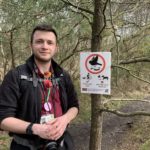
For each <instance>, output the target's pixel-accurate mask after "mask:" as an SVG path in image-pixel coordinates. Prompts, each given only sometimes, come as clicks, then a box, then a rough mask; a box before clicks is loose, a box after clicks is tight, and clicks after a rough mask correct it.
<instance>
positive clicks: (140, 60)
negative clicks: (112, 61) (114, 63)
mask: <svg viewBox="0 0 150 150" xmlns="http://www.w3.org/2000/svg"><path fill="white" fill-rule="evenodd" d="M140 62H150V58H148V57H142V58H132V59H130V60H123V61H120V62H119V64H120V65H122V64H132V63H140Z"/></svg>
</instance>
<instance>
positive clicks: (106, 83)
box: [80, 52, 111, 95]
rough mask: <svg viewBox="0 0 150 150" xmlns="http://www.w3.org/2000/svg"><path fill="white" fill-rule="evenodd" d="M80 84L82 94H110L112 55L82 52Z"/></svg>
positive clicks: (108, 53)
mask: <svg viewBox="0 0 150 150" xmlns="http://www.w3.org/2000/svg"><path fill="white" fill-rule="evenodd" d="M80 82H81V92H82V93H91V94H92V93H93V94H108V95H109V94H110V93H111V89H110V83H111V53H110V52H81V53H80Z"/></svg>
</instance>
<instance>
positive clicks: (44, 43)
mask: <svg viewBox="0 0 150 150" xmlns="http://www.w3.org/2000/svg"><path fill="white" fill-rule="evenodd" d="M42 48H43V49H47V48H48V43H47V42H46V41H45V42H43V44H42Z"/></svg>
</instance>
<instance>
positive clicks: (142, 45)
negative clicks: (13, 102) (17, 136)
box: [0, 0, 150, 150]
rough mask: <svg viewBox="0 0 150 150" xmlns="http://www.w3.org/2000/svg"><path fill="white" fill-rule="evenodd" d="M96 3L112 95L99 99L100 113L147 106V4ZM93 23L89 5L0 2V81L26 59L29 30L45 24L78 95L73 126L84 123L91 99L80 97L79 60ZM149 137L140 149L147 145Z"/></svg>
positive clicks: (84, 0) (139, 0)
mask: <svg viewBox="0 0 150 150" xmlns="http://www.w3.org/2000/svg"><path fill="white" fill-rule="evenodd" d="M95 1H96V0H95ZM101 2H102V3H103V4H104V7H103V11H102V15H103V17H104V27H103V30H102V32H101V33H100V34H101V46H100V49H99V50H97V51H110V52H111V53H112V83H111V84H112V94H111V95H109V96H103V97H102V99H103V100H104V105H105V108H111V109H112V108H113V109H119V108H121V107H122V106H125V105H129V103H131V101H133V100H136V101H142V100H143V99H146V100H145V101H146V103H149V101H148V99H149V96H150V13H149V12H150V2H149V0H101ZM93 17H94V1H93V0H0V60H1V61H0V81H2V80H3V77H4V75H5V74H6V73H7V72H8V71H9V70H10V69H11V68H14V67H16V66H17V65H19V64H22V63H24V62H25V60H26V59H27V58H28V57H29V56H30V55H31V49H30V47H29V43H30V34H31V32H32V29H33V27H34V26H35V25H37V24H38V23H42V22H48V23H50V24H52V25H53V26H54V27H55V29H56V30H57V33H58V37H59V38H58V41H59V48H60V50H59V53H58V55H57V56H56V58H55V59H56V60H57V62H58V63H59V64H60V65H61V66H62V67H64V68H65V69H66V70H67V71H68V72H69V73H70V74H71V76H72V80H73V81H74V84H75V86H76V89H77V91H78V95H79V99H80V107H81V108H80V114H79V117H78V118H77V119H76V120H75V121H74V124H79V125H80V124H82V123H85V122H87V121H89V120H90V114H91V105H90V104H91V102H90V101H91V99H90V96H89V95H86V94H81V93H80V84H79V83H80V74H79V54H80V52H87V51H91V40H92V36H91V35H92V23H93ZM110 99H111V100H113V101H109V100H110ZM106 102H109V103H108V104H107V103H106ZM149 121H150V120H149ZM147 122H148V121H146V124H147ZM139 128H140V127H139ZM144 131H147V128H146V129H145V130H144ZM144 131H143V130H142V131H141V130H140V132H142V133H143V132H144ZM139 136H142V135H139ZM149 137H150V135H149ZM149 137H147V138H146V139H145V140H143V141H142V144H141V146H142V145H144V144H145V143H150V142H149ZM7 140H8V137H7V136H5V134H4V135H2V137H0V143H4V146H6V147H7V144H5V143H6V142H5V141H7ZM81 144H82V143H81ZM2 149H4V148H2ZM129 149H130V148H129ZM135 150H137V148H135ZM145 150H148V149H145Z"/></svg>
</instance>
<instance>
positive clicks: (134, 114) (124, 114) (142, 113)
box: [99, 108, 150, 117]
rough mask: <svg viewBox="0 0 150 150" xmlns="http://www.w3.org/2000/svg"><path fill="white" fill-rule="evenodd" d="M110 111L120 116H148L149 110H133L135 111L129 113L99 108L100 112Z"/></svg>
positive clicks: (149, 114)
mask: <svg viewBox="0 0 150 150" xmlns="http://www.w3.org/2000/svg"><path fill="white" fill-rule="evenodd" d="M102 111H103V112H110V113H113V114H115V115H118V116H121V117H133V116H150V112H145V111H135V112H130V113H125V112H121V111H118V110H115V109H105V108H104V109H101V110H100V112H99V113H100V114H101V112H102Z"/></svg>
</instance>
